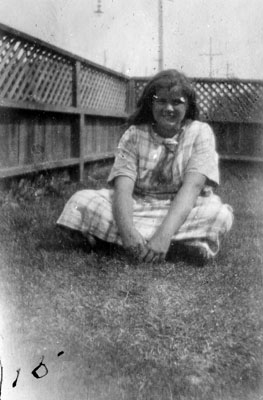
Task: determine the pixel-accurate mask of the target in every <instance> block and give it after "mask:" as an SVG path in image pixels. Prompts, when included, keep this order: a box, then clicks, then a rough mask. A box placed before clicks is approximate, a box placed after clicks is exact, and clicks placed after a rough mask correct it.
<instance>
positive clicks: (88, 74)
mask: <svg viewBox="0 0 263 400" xmlns="http://www.w3.org/2000/svg"><path fill="white" fill-rule="evenodd" d="M126 88H127V79H122V78H121V77H115V76H114V75H110V74H108V73H106V72H105V71H103V70H101V71H100V70H98V69H94V68H92V67H90V66H88V65H85V64H82V65H81V71H80V103H81V107H83V108H92V109H98V110H101V111H116V112H118V113H124V112H125V109H126Z"/></svg>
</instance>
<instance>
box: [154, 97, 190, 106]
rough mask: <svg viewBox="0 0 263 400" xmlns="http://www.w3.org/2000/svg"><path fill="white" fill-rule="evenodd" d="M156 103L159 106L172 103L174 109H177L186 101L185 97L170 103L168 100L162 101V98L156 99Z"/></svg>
mask: <svg viewBox="0 0 263 400" xmlns="http://www.w3.org/2000/svg"><path fill="white" fill-rule="evenodd" d="M154 102H155V103H156V104H158V105H159V106H165V105H166V104H167V103H170V104H171V105H172V106H173V107H177V106H179V105H180V104H184V103H185V99H184V98H183V97H180V98H178V99H173V100H171V101H170V102H169V101H168V100H166V99H162V98H158V97H154Z"/></svg>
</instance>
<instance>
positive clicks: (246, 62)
mask: <svg viewBox="0 0 263 400" xmlns="http://www.w3.org/2000/svg"><path fill="white" fill-rule="evenodd" d="M100 1H101V10H102V11H103V14H101V15H98V14H96V13H94V11H96V9H97V5H98V0H0V22H1V23H3V24H5V25H8V26H11V27H13V28H16V29H18V30H20V31H22V32H25V33H28V34H30V35H32V36H34V37H37V38H40V39H42V40H44V41H46V42H48V43H51V44H53V45H56V46H58V47H60V48H63V49H65V50H68V51H70V52H71V53H73V54H76V55H80V56H82V57H84V58H86V59H88V60H91V61H93V62H96V63H98V64H101V65H104V66H107V67H108V68H110V69H113V70H116V71H119V72H123V73H124V74H126V75H129V76H148V75H152V74H154V73H155V72H157V71H158V61H157V60H158V49H159V45H158V1H159V0H100ZM162 1H163V27H164V40H163V49H164V50H163V52H164V68H176V69H178V70H181V71H183V72H184V73H185V74H186V75H188V76H190V77H208V76H209V74H210V71H211V65H210V61H209V56H208V55H207V54H208V53H209V43H210V38H211V41H212V52H213V53H214V54H216V55H214V56H213V59H212V76H213V77H222V78H223V77H226V76H229V77H237V78H242V79H263V68H262V66H263V24H262V17H263V1H262V0H249V1H248V0H181V1H179V0H162Z"/></svg>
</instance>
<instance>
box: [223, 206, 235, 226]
mask: <svg viewBox="0 0 263 400" xmlns="http://www.w3.org/2000/svg"><path fill="white" fill-rule="evenodd" d="M220 217H221V220H222V223H223V225H224V231H225V232H228V231H230V229H231V227H232V225H233V221H234V215H233V209H232V207H231V206H230V205H228V204H223V205H222V209H221V212H220Z"/></svg>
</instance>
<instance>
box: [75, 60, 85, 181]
mask: <svg viewBox="0 0 263 400" xmlns="http://www.w3.org/2000/svg"><path fill="white" fill-rule="evenodd" d="M72 83H73V98H72V103H73V107H76V108H80V106H81V104H80V61H76V62H75V63H74V72H73V82H72ZM77 118H78V122H77V124H76V125H77V132H76V134H77V135H78V138H79V140H78V144H79V151H78V154H79V180H80V182H83V179H84V133H85V115H84V113H82V112H79V113H78V114H77Z"/></svg>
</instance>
